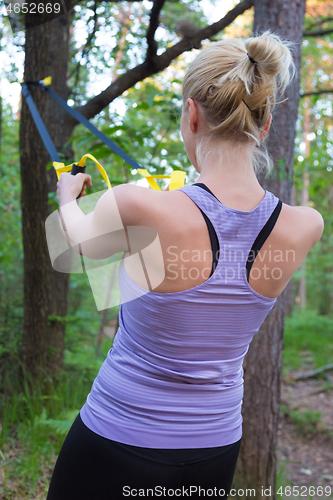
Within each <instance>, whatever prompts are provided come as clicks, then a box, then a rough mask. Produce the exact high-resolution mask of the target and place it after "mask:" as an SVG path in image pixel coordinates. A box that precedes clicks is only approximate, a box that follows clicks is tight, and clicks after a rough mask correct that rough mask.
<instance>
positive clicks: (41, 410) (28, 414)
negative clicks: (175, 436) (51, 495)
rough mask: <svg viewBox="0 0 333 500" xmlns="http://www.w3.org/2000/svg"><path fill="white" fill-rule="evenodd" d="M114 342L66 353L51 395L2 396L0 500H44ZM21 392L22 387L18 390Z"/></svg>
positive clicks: (15, 393) (17, 393) (35, 392)
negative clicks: (97, 352) (97, 349)
mask: <svg viewBox="0 0 333 500" xmlns="http://www.w3.org/2000/svg"><path fill="white" fill-rule="evenodd" d="M110 344H111V342H110V340H109V339H104V340H103V343H102V349H101V352H102V356H101V357H100V358H98V359H97V358H96V355H95V345H94V344H92V342H91V338H90V343H86V342H82V341H81V343H80V345H77V348H76V349H75V351H76V352H75V353H73V352H70V351H67V352H66V355H65V365H64V370H63V371H62V372H61V373H60V374H59V375H58V376H57V377H54V379H53V381H52V391H50V392H51V394H45V391H43V390H42V388H41V387H35V389H34V390H33V391H31V390H30V389H29V384H28V377H27V378H26V383H25V386H24V388H23V390H22V389H21V390H18V388H15V383H14V387H12V388H10V390H8V391H7V393H5V394H2V395H1V396H0V414H1V422H2V425H1V433H0V450H1V452H0V480H1V483H2V485H0V486H2V488H1V487H0V500H12V499H13V500H14V499H15V500H21V499H22V500H23V499H24V500H27V499H29V500H30V499H31V500H32V499H33V500H37V499H39V498H40V499H43V500H44V499H45V497H46V492H47V488H48V484H49V480H50V477H51V474H52V470H53V466H54V463H55V460H56V457H57V455H58V453H59V451H60V448H61V445H62V443H63V440H64V438H65V436H66V434H67V432H68V430H69V428H70V427H71V425H72V423H73V421H74V420H75V418H76V416H77V414H78V412H79V410H80V408H81V407H82V405H83V404H84V402H85V400H86V397H87V395H88V393H89V391H90V388H91V385H92V382H93V380H94V378H95V376H96V375H97V372H98V369H99V367H100V365H101V364H102V362H103V360H104V358H105V356H106V354H107V351H108V350H109V349H110ZM17 387H18V386H17Z"/></svg>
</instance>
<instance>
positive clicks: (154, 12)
mask: <svg viewBox="0 0 333 500" xmlns="http://www.w3.org/2000/svg"><path fill="white" fill-rule="evenodd" d="M164 4H165V0H155V2H154V4H153V6H152V9H151V12H150V21H149V27H148V29H147V35H146V38H147V44H148V49H147V55H146V61H147V62H148V61H153V60H154V58H155V56H156V53H157V42H156V40H155V33H156V30H157V28H158V25H159V23H160V20H159V17H160V12H161V10H162V8H163V5H164Z"/></svg>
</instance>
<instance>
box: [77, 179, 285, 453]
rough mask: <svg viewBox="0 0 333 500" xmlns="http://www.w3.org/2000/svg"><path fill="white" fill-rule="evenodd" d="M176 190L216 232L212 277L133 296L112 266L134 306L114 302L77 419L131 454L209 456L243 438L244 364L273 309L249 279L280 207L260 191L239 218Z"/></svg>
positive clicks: (135, 288) (197, 190)
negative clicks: (138, 450) (110, 338)
mask: <svg viewBox="0 0 333 500" xmlns="http://www.w3.org/2000/svg"><path fill="white" fill-rule="evenodd" d="M181 191H183V192H184V194H186V195H187V196H188V197H189V198H191V200H192V201H193V202H194V203H195V204H196V205H197V206H198V207H199V208H200V210H201V211H202V212H203V213H204V214H205V216H206V217H207V219H208V220H209V221H210V223H211V224H212V227H213V228H214V231H215V233H216V236H217V239H218V245H219V256H218V260H217V264H216V267H215V269H214V271H213V274H212V275H211V276H210V277H209V278H208V280H207V281H205V282H204V283H202V284H200V285H198V286H195V287H193V288H191V289H188V290H184V291H180V292H174V293H158V292H153V291H152V292H148V293H144V294H142V295H141V296H139V295H140V291H142V290H144V289H141V287H140V286H139V285H137V284H136V283H134V281H133V280H131V278H130V277H129V276H128V275H127V273H126V271H125V268H124V265H122V264H121V265H120V268H119V275H118V279H119V286H120V289H121V293H122V295H123V294H124V296H125V295H127V297H128V294H133V296H136V297H137V298H135V299H134V300H131V301H127V302H124V303H122V304H121V306H120V310H119V329H118V331H117V334H116V336H115V339H114V342H113V346H112V348H111V349H110V351H109V353H108V355H107V358H106V360H105V361H104V363H103V365H102V367H101V369H100V371H99V373H98V375H97V377H96V379H95V381H94V383H93V386H92V389H91V392H90V394H89V395H88V397H87V400H86V403H85V404H84V406H83V407H82V408H81V411H80V414H81V418H82V420H83V422H84V423H85V425H86V426H87V427H88V428H90V429H91V430H92V431H94V432H96V433H97V434H99V435H101V436H103V437H105V438H109V439H112V440H114V441H118V442H121V443H124V444H129V445H133V446H141V447H148V448H168V449H177V448H183V449H184V448H209V447H217V446H224V445H228V444H232V443H235V442H236V441H238V440H239V439H240V438H241V436H242V415H241V407H242V400H243V384H244V380H243V374H244V372H243V360H244V356H245V355H246V353H247V351H248V349H249V344H250V342H251V340H252V338H253V335H254V334H255V333H256V332H257V331H258V330H259V328H260V326H261V324H262V323H263V321H264V319H265V318H266V316H267V314H268V313H269V311H270V310H271V309H272V307H273V306H274V304H275V301H276V299H275V298H267V297H264V296H262V295H260V294H259V293H257V292H256V291H254V290H253V289H252V288H251V287H250V285H249V283H248V280H247V275H248V272H249V268H250V265H251V260H249V256H250V255H251V252H253V250H254V252H258V248H260V247H261V245H262V244H263V241H264V239H265V238H264V236H265V235H264V233H265V228H266V237H267V228H269V226H272V225H274V223H275V222H274V221H273V219H274V217H275V220H276V218H277V215H278V212H279V207H280V208H281V202H280V200H279V199H278V198H277V197H275V196H274V194H273V193H271V192H269V191H265V196H264V198H263V200H262V201H261V202H260V203H259V205H257V206H256V207H255V208H254V209H253V210H251V211H247V212H244V211H240V210H236V209H232V208H229V207H226V206H225V205H223V204H222V203H221V202H220V201H219V200H218V199H217V198H216V197H215V196H214V195H213V194H212V193H211V192H209V191H207V190H204V189H202V188H201V187H200V186H197V185H195V184H194V185H192V186H185V187H183V188H181ZM274 214H275V215H274ZM254 243H256V245H254ZM249 262H250V265H249ZM252 262H253V258H252ZM140 289H141V290H140ZM127 300H128V299H127Z"/></svg>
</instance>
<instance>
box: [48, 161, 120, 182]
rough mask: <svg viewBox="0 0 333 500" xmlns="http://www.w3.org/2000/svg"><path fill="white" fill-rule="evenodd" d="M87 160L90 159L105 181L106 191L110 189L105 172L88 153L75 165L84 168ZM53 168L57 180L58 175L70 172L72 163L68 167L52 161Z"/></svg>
mask: <svg viewBox="0 0 333 500" xmlns="http://www.w3.org/2000/svg"><path fill="white" fill-rule="evenodd" d="M87 158H90V159H91V160H92V161H93V162H94V163H95V165H96V167H97V168H98V170H99V171H100V173H101V175H102V177H103V179H104V180H105V182H106V184H107V186H108V189H111V183H110V181H109V178H108V175H107V173H106V172H105V170H104V168H103V167H102V165H101V164H100V163H99V162H98V161H97V160H96V158H95V157H94V156H93V155H91V154H89V153H88V154H86V155H84V156H82V158H81V160H80V161H79V162H77V163H76V165H77V166H78V167H84V165H85V163H86V159H87ZM53 166H54V168H55V171H56V173H57V176H58V179H59V177H60V174H62V173H63V172H69V171H70V170H72V166H73V163H71V164H70V165H65V164H64V163H59V162H57V161H54V162H53Z"/></svg>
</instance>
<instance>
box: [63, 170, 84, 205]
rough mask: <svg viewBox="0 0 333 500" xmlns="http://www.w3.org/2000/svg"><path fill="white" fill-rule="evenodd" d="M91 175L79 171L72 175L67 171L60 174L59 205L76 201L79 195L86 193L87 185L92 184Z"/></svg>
mask: <svg viewBox="0 0 333 500" xmlns="http://www.w3.org/2000/svg"><path fill="white" fill-rule="evenodd" d="M91 185H92V182H91V176H90V175H89V174H83V173H78V174H76V175H72V174H70V173H67V172H63V173H62V174H60V177H59V180H58V182H57V197H58V200H59V205H60V206H62V205H64V204H66V203H69V202H71V201H74V200H75V199H76V198H77V197H78V196H79V195H80V197H81V196H84V195H85V194H86V186H91Z"/></svg>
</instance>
